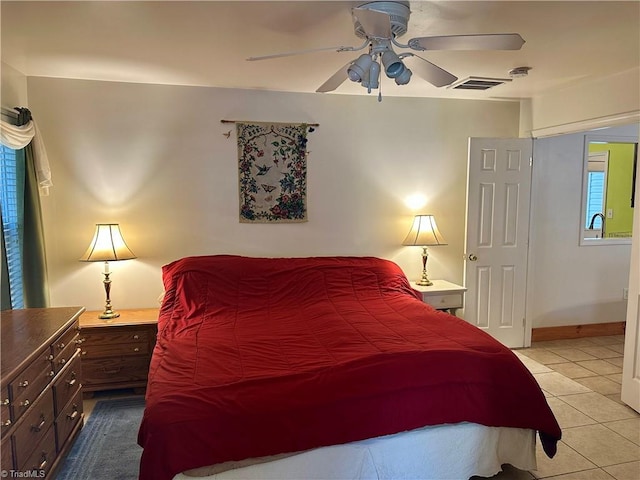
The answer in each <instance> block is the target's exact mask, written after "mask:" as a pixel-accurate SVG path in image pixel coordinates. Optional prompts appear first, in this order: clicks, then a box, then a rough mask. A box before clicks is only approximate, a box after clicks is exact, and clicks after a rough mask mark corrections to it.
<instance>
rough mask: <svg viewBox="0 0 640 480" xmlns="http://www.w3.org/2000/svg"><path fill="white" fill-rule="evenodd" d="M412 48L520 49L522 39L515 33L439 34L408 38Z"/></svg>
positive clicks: (522, 43)
mask: <svg viewBox="0 0 640 480" xmlns="http://www.w3.org/2000/svg"><path fill="white" fill-rule="evenodd" d="M408 45H409V47H410V48H412V49H414V50H520V48H522V45H524V40H523V39H522V37H521V36H520V35H519V34H517V33H494V34H479V35H439V36H434V37H417V38H412V39H411V40H409V42H408Z"/></svg>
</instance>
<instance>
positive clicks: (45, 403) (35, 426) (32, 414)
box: [13, 389, 55, 465]
mask: <svg viewBox="0 0 640 480" xmlns="http://www.w3.org/2000/svg"><path fill="white" fill-rule="evenodd" d="M53 420H54V416H53V391H52V390H51V389H47V391H46V392H45V393H44V394H43V395H42V396H41V397H40V398H39V399H38V401H37V402H36V403H34V404H33V405H32V406H31V408H30V409H29V412H27V413H26V414H25V415H24V419H22V420H21V423H20V425H19V426H18V427H17V428H16V430H15V432H14V433H13V441H14V445H15V454H16V463H17V464H18V465H24V464H25V462H26V461H27V459H28V458H29V456H30V455H31V453H33V449H34V448H35V447H36V445H38V444H39V443H40V442H41V441H42V439H43V438H44V436H45V435H46V433H47V431H48V430H49V428H50V427H51V426H52V425H53ZM54 453H55V451H54Z"/></svg>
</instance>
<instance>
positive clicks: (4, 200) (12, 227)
mask: <svg viewBox="0 0 640 480" xmlns="http://www.w3.org/2000/svg"><path fill="white" fill-rule="evenodd" d="M0 149H1V150H0V213H2V229H3V233H4V242H5V249H6V254H7V268H8V270H9V290H10V292H11V308H24V296H23V291H22V285H23V284H22V251H21V245H22V241H21V236H22V231H23V227H22V224H21V221H22V220H21V219H22V205H21V200H20V201H19V200H18V199H19V198H22V192H21V191H20V190H21V189H22V187H21V185H24V171H23V169H22V168H20V166H19V160H20V157H21V153H22V152H16V151H15V150H13V149H11V148H8V147H5V146H4V145H0Z"/></svg>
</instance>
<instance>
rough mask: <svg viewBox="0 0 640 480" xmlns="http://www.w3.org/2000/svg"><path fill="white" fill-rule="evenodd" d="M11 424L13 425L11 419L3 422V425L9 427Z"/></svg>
mask: <svg viewBox="0 0 640 480" xmlns="http://www.w3.org/2000/svg"><path fill="white" fill-rule="evenodd" d="M9 425H11V420H5V421H4V422H2V426H3V427H8V426H9Z"/></svg>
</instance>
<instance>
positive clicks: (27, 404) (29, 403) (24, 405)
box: [20, 398, 31, 407]
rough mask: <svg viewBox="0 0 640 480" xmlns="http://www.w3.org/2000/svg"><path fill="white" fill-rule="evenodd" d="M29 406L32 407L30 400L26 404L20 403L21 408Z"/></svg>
mask: <svg viewBox="0 0 640 480" xmlns="http://www.w3.org/2000/svg"><path fill="white" fill-rule="evenodd" d="M29 405H31V402H30V401H29V399H28V398H27V399H26V400H25V401H24V402H20V406H21V407H28V406H29Z"/></svg>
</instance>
